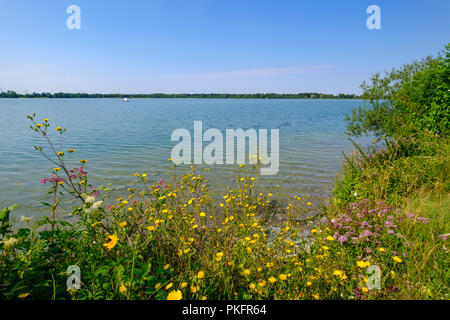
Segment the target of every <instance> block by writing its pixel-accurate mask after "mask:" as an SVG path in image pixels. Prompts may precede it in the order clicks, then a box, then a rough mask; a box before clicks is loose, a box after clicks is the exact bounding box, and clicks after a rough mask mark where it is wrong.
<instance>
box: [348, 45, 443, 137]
mask: <svg viewBox="0 0 450 320" xmlns="http://www.w3.org/2000/svg"><path fill="white" fill-rule="evenodd" d="M361 88H362V90H363V94H362V96H361V97H362V98H363V99H365V104H364V105H363V106H360V107H359V108H357V109H355V110H353V111H352V114H351V115H348V116H347V117H346V121H347V122H348V127H347V131H348V132H349V133H350V134H352V135H360V134H363V133H368V132H373V133H375V134H377V135H379V136H380V135H383V134H388V135H391V136H392V135H405V136H406V135H410V134H416V133H421V132H425V131H431V132H432V133H438V134H439V135H441V136H447V135H448V133H449V129H450V123H449V119H450V92H449V90H450V44H449V45H447V46H446V49H445V50H444V51H443V54H439V55H438V56H437V57H435V58H433V57H427V58H425V59H422V60H421V61H415V62H413V63H411V64H406V65H404V66H402V67H401V68H399V69H398V70H396V69H393V70H392V71H390V72H385V74H384V75H383V76H382V75H381V74H380V73H376V74H375V75H373V76H372V77H371V78H370V81H369V82H368V83H367V82H364V83H363V84H362V85H361Z"/></svg>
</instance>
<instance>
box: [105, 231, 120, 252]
mask: <svg viewBox="0 0 450 320" xmlns="http://www.w3.org/2000/svg"><path fill="white" fill-rule="evenodd" d="M116 244H117V236H116V235H115V234H113V235H109V236H108V238H107V239H106V242H105V243H104V244H103V246H105V247H106V248H108V250H111V249H112V248H114V247H115V246H116Z"/></svg>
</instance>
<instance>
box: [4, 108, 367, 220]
mask: <svg viewBox="0 0 450 320" xmlns="http://www.w3.org/2000/svg"><path fill="white" fill-rule="evenodd" d="M360 103H361V101H359V100H268V99H264V100H246V99H245V100H244V99H130V100H129V102H127V103H125V102H123V101H122V100H120V99H0V119H1V123H2V125H1V126H0V207H4V206H8V205H10V204H12V203H18V204H19V208H18V209H17V210H16V215H19V216H20V215H37V214H41V213H42V212H43V210H44V208H43V207H42V205H41V204H40V202H41V201H49V199H48V198H47V196H46V195H45V192H46V191H47V189H48V187H47V186H45V185H42V184H40V180H41V179H42V178H43V177H48V175H49V173H50V172H51V169H52V168H53V167H54V166H53V165H52V164H50V163H49V162H48V161H47V160H45V159H44V158H43V157H42V156H41V155H40V154H39V153H38V152H37V151H35V150H34V149H33V145H41V146H44V145H45V144H44V143H43V140H42V137H39V136H38V135H37V134H36V133H35V132H34V131H32V130H31V129H30V128H29V123H28V121H27V119H26V118H25V117H26V115H27V114H32V113H33V112H36V114H37V119H38V120H39V121H41V120H42V119H43V118H49V119H50V123H51V124H52V127H51V130H50V132H51V133H52V134H54V136H56V134H55V133H56V131H55V130H54V127H55V126H57V125H58V126H61V127H65V128H67V132H66V134H65V142H64V149H67V148H69V147H71V148H74V149H76V150H77V151H76V153H75V154H74V159H75V160H78V159H88V160H89V162H88V166H87V168H88V171H89V175H90V182H93V183H94V184H95V185H102V184H106V183H112V184H113V187H114V188H117V189H119V190H120V189H124V188H127V187H128V186H129V185H130V184H132V183H133V182H134V181H135V178H134V177H133V176H132V174H133V173H134V172H136V171H139V172H142V171H147V173H148V175H149V177H150V178H152V179H157V178H159V177H160V176H166V175H167V174H168V169H169V164H168V161H167V159H168V158H170V154H171V149H172V147H173V146H174V145H175V144H176V143H175V142H171V141H170V136H171V133H172V131H173V130H175V129H177V128H186V129H188V130H189V131H190V132H191V133H192V134H193V124H194V120H202V122H203V130H206V129H208V128H218V129H220V130H222V132H223V133H225V129H226V128H229V129H237V128H243V129H248V128H254V129H260V128H264V129H274V128H278V129H279V130H280V169H279V172H278V174H277V175H275V176H264V177H262V178H261V179H260V181H259V183H260V186H262V187H270V186H275V185H280V187H281V191H282V192H285V193H290V194H299V195H306V196H309V197H311V198H312V199H323V198H326V197H328V196H329V195H330V194H331V191H332V189H333V183H334V180H335V177H336V173H338V172H339V170H340V168H341V162H342V152H343V151H344V150H350V149H351V148H352V145H351V143H350V141H349V140H348V138H347V136H346V135H345V133H344V131H345V122H344V116H345V114H346V113H348V112H350V111H351V109H353V108H355V107H357V106H358V105H359V104H360ZM368 139H369V138H366V139H365V140H362V141H361V142H362V143H366V142H367V141H368ZM205 145H206V143H204V145H203V146H205ZM74 164H77V162H74ZM233 174H234V172H233V169H232V168H229V167H223V166H214V167H213V168H212V170H211V172H210V173H209V178H210V181H211V182H210V183H211V184H212V187H213V189H215V190H217V189H223V187H224V186H225V185H227V184H229V183H230V181H231V178H232V176H233Z"/></svg>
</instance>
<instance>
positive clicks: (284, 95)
mask: <svg viewBox="0 0 450 320" xmlns="http://www.w3.org/2000/svg"><path fill="white" fill-rule="evenodd" d="M0 98H218V99H358V98H359V96H358V95H355V94H344V93H339V94H337V95H334V94H325V93H246V94H236V93H149V94H122V93H106V94H105V93H67V92H57V93H49V92H41V93H37V92H33V93H26V94H20V93H16V92H14V91H11V90H8V91H1V92H0Z"/></svg>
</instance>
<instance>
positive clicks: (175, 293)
mask: <svg viewBox="0 0 450 320" xmlns="http://www.w3.org/2000/svg"><path fill="white" fill-rule="evenodd" d="M181 299H183V294H182V293H181V291H180V290H172V291H171V292H170V293H169V294H168V295H167V300H181Z"/></svg>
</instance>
